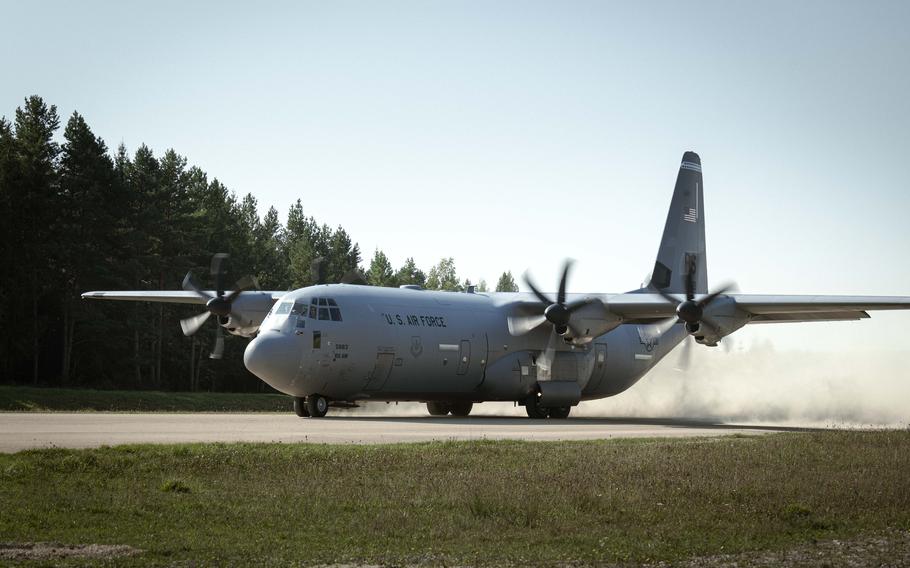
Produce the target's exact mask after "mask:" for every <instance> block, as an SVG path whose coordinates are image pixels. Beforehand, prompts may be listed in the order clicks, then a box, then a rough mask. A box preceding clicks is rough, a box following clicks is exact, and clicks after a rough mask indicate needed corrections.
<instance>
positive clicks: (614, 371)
mask: <svg viewBox="0 0 910 568" xmlns="http://www.w3.org/2000/svg"><path fill="white" fill-rule="evenodd" d="M685 337H686V332H685V330H684V329H683V328H682V325H678V326H676V327H674V328H672V329H671V330H670V331H667V332H666V333H664V334H663V335H662V336H660V337H658V336H657V333H656V328H655V326H653V325H652V326H646V325H631V324H627V325H621V326H619V327H618V328H616V329H614V330H612V331H610V332H608V333H606V334H604V335H602V336H600V337H598V338H596V339H595V340H594V341H593V342H592V344H594V345H595V350H596V349H597V348H596V346H597V345H598V344H600V345H603V346H604V347H603V350H604V351H605V367H604V369H603V370H602V371H601V373H602V375H601V376H600V377H597V376H596V375H597V373H598V369H597V362H596V361H597V359H596V357H597V353H596V351H595V362H594V365H595V367H594V375H592V380H591V381H590V382H589V384H588V386H587V388H585V390H584V391H583V393H582V397H583V399H585V400H590V399H596V398H604V397H608V396H614V395H617V394H619V393H621V392H623V391H625V390H627V389H628V388H630V387H631V386H632V385H634V384H635V383H637V382H638V381H639V380H640V379H641V378H642V377H644V376H645V374H647V372H648V371H650V370H651V369H652V368H653V367H654V366H655V365H656V364H657V363H658V362H659V361H660V360H661V359H663V358H664V356H666V355H667V353H669V352H670V351H671V350H672V349H673V348H674V347H675V346H676V345H677V344H678V343H679V342H680V341H681V340H682V339H685Z"/></svg>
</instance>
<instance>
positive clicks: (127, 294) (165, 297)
mask: <svg viewBox="0 0 910 568" xmlns="http://www.w3.org/2000/svg"><path fill="white" fill-rule="evenodd" d="M206 293H207V294H209V295H211V296H213V297H214V296H215V292H214V291H213V290H208V291H206ZM256 294H260V295H263V294H264V295H269V296H271V297H272V300H277V299H278V298H280V297H282V296H284V295H285V294H287V292H286V291H262V292H256ZM82 298H83V299H86V300H126V301H131V302H163V303H166V304H205V302H206V300H205V298H201V297H200V296H199V295H198V294H196V293H195V292H184V291H183V290H116V291H95V292H86V293H84V294H82Z"/></svg>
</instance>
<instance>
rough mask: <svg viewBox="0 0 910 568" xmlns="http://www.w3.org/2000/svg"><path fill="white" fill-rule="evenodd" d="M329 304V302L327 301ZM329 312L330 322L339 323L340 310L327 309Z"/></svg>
mask: <svg viewBox="0 0 910 568" xmlns="http://www.w3.org/2000/svg"><path fill="white" fill-rule="evenodd" d="M329 301H330V302H331V300H329ZM329 312H330V313H331V314H332V321H341V309H340V308H329Z"/></svg>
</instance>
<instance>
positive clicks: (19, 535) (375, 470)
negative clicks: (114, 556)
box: [0, 430, 910, 565]
mask: <svg viewBox="0 0 910 568" xmlns="http://www.w3.org/2000/svg"><path fill="white" fill-rule="evenodd" d="M908 471H910V431H906V430H904V431H881V432H856V431H836V432H817V433H787V434H774V435H767V436H759V437H753V438H732V437H720V438H712V439H688V440H618V441H601V442H561V443H555V442H554V443H533V442H439V443H423V444H402V445H374V446H355V445H350V446H332V445H308V444H292V445H288V444H216V445H208V444H204V445H203V444H192V445H174V446H121V447H115V448H101V449H97V450H30V451H25V452H20V453H18V454H12V455H0V542H3V541H7V542H10V541H13V542H22V541H58V542H63V543H68V544H89V543H102V544H127V545H131V546H135V547H138V548H140V549H142V550H144V551H145V552H144V553H143V554H142V555H140V556H138V557H135V558H126V559H118V560H117V563H118V564H127V565H129V564H162V565H169V564H172V563H182V562H187V561H196V562H199V563H201V564H203V565H210V564H231V565H234V564H236V565H245V564H249V565H287V564H294V565H297V564H313V563H335V562H351V563H378V564H408V563H425V564H433V565H440V564H514V565H525V564H542V565H553V564H564V563H568V562H580V563H594V564H599V563H607V562H642V561H658V560H668V561H673V560H679V559H684V558H688V557H691V556H698V555H711V554H718V553H736V552H739V551H744V550H756V549H780V548H786V547H790V546H794V545H797V544H801V543H805V542H809V541H813V540H816V539H833V538H849V537H851V536H855V535H863V534H871V533H875V532H876V531H885V530H889V529H903V530H906V529H908V528H910V476H908V475H907V472H908ZM74 563H76V564H80V565H82V564H84V563H85V561H78V562H75V561H74Z"/></svg>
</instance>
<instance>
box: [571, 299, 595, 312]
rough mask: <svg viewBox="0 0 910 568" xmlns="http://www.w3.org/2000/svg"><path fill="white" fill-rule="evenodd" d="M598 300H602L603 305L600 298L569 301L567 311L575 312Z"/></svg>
mask: <svg viewBox="0 0 910 568" xmlns="http://www.w3.org/2000/svg"><path fill="white" fill-rule="evenodd" d="M597 302H600V305H601V306H603V302H601V301H600V299H599V298H584V299H581V300H575V301H574V302H569V303H568V304H566V311H567V312H569V313H570V314H571V313H573V312H577V311H578V310H580V309H581V308H583V307H585V306H587V305H588V304H595V303H597Z"/></svg>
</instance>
